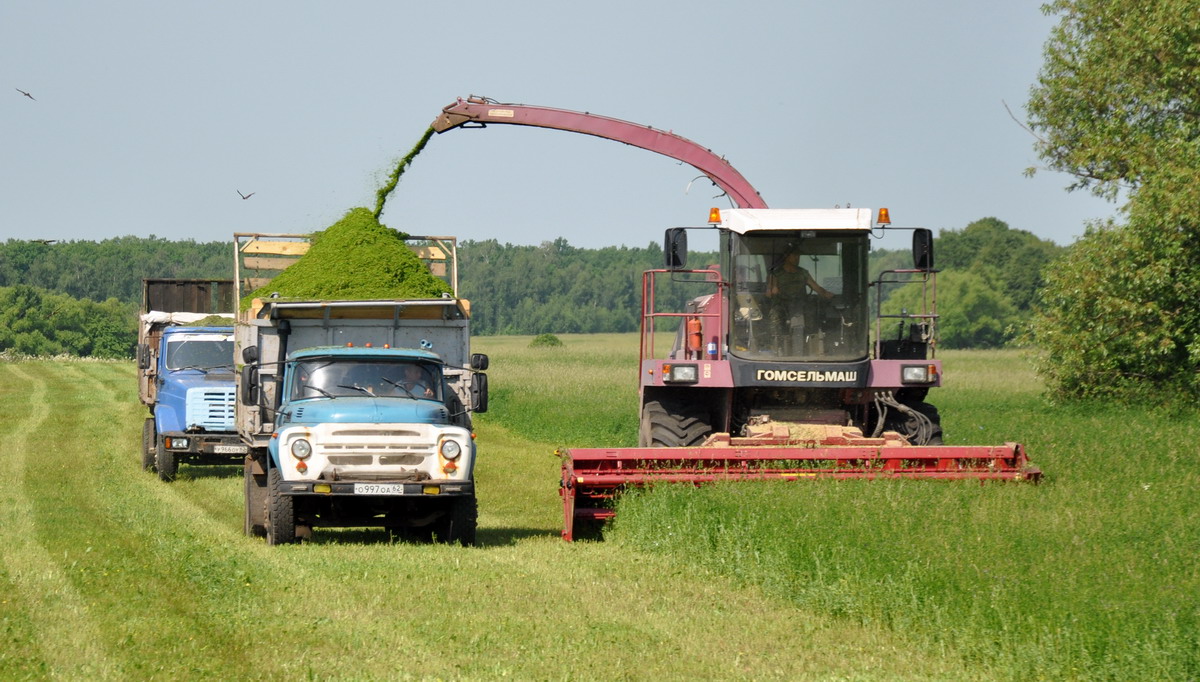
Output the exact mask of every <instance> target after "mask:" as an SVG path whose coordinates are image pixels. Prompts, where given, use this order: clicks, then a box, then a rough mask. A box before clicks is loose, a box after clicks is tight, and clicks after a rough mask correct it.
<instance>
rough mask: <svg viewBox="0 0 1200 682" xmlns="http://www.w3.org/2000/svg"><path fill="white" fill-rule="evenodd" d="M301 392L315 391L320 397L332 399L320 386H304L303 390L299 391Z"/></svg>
mask: <svg viewBox="0 0 1200 682" xmlns="http://www.w3.org/2000/svg"><path fill="white" fill-rule="evenodd" d="M301 390H305V391H308V390H313V391H316V392H317V393H320V394H321V395H323V396H325V397H326V398H332V397H333V394H332V393H330V392H329V391H326V390H325V389H323V388H321V387H320V386H312V385H305V386H304V387H303V389H301Z"/></svg>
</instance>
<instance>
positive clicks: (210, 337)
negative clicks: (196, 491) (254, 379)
mask: <svg viewBox="0 0 1200 682" xmlns="http://www.w3.org/2000/svg"><path fill="white" fill-rule="evenodd" d="M214 323H215V324H214ZM137 365H138V398H139V399H140V400H141V402H142V404H143V405H145V406H146V407H147V408H149V410H150V415H149V416H148V417H146V419H145V421H144V422H143V426H142V453H141V460H142V468H143V469H144V470H146V471H157V472H158V476H159V478H161V479H162V480H163V481H172V480H174V478H175V475H176V472H177V470H178V467H179V464H180V463H187V464H226V465H227V464H237V463H238V462H240V461H241V460H242V459H243V457H244V456H245V453H246V446H245V445H244V444H242V441H241V438H240V437H238V434H237V430H236V429H235V428H234V423H233V415H234V377H233V280H209V279H166V278H147V279H143V280H142V309H141V316H140V324H139V325H138V346H137Z"/></svg>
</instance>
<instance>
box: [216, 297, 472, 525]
mask: <svg viewBox="0 0 1200 682" xmlns="http://www.w3.org/2000/svg"><path fill="white" fill-rule="evenodd" d="M467 322H468V317H467V304H466V302H465V301H462V300H458V299H453V298H439V299H417V300H367V301H350V300H345V301H341V300H339V301H293V300H275V299H262V300H260V299H256V300H255V304H254V306H253V307H252V308H251V309H250V310H248V311H244V312H243V313H242V314H241V315H240V316H239V318H238V322H237V325H236V327H235V343H236V344H237V350H236V352H235V355H236V356H237V357H238V358H239V359H240V360H241V363H240V368H239V369H238V371H237V373H236V378H237V382H238V390H237V393H236V398H237V428H238V431H239V433H240V434H241V436H242V440H243V442H244V443H245V445H247V447H248V448H249V451H248V453H247V454H246V457H245V465H244V466H245V468H244V480H245V494H246V517H245V531H246V533H247V534H248V535H252V536H259V537H265V538H266V539H267V541H268V543H270V544H286V543H292V542H296V541H298V540H301V539H304V538H306V537H310V536H311V534H312V529H313V528H314V527H318V526H325V527H382V528H384V529H386V530H387V531H388V532H389V533H390V535H391V536H392V537H393V538H397V539H402V540H408V541H419V542H430V541H434V540H436V541H438V542H443V543H447V544H461V545H472V544H474V543H475V530H476V523H477V516H478V509H477V503H476V494H475V493H476V491H475V479H474V469H475V461H476V445H475V438H474V434H473V432H472V430H471V426H472V414H474V413H479V412H483V411H485V410H486V409H487V375H486V374H484V373H483V370H485V369H487V364H488V363H487V356H485V355H482V354H471V353H470V351H469V346H468V343H469V334H468V328H467Z"/></svg>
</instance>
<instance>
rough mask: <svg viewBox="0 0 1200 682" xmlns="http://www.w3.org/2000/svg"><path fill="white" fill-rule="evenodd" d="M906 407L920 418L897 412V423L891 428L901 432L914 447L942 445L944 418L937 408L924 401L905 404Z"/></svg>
mask: <svg viewBox="0 0 1200 682" xmlns="http://www.w3.org/2000/svg"><path fill="white" fill-rule="evenodd" d="M904 406H905V407H907V408H909V409H910V410H912V411H913V412H916V413H917V415H919V416H917V415H906V414H903V413H900V412H899V411H896V414H895V415H894V417H895V420H896V421H895V422H894V423H893V424H892V425H891V427H890V428H892V430H894V431H898V432H900V435H902V436H904V437H905V438H907V439H908V440H909V442H911V443H912V444H913V445H941V444H942V418H941V415H939V414H938V410H937V408H936V407H934V406H933V405H931V404H930V403H927V402H924V401H922V402H912V403H905V404H904Z"/></svg>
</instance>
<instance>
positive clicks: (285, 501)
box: [266, 467, 296, 545]
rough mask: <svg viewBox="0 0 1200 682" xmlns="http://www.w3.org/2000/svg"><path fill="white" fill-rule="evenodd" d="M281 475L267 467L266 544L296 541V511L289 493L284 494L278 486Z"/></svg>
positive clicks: (272, 468) (281, 483) (280, 482)
mask: <svg viewBox="0 0 1200 682" xmlns="http://www.w3.org/2000/svg"><path fill="white" fill-rule="evenodd" d="M282 485H283V477H282V476H280V475H279V469H277V468H275V467H268V469H267V528H266V531H267V544H268V545H290V544H293V543H295V542H296V513H295V510H294V509H293V507H292V497H291V495H284V494H283V493H281V492H280V490H279V488H280V486H282Z"/></svg>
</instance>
